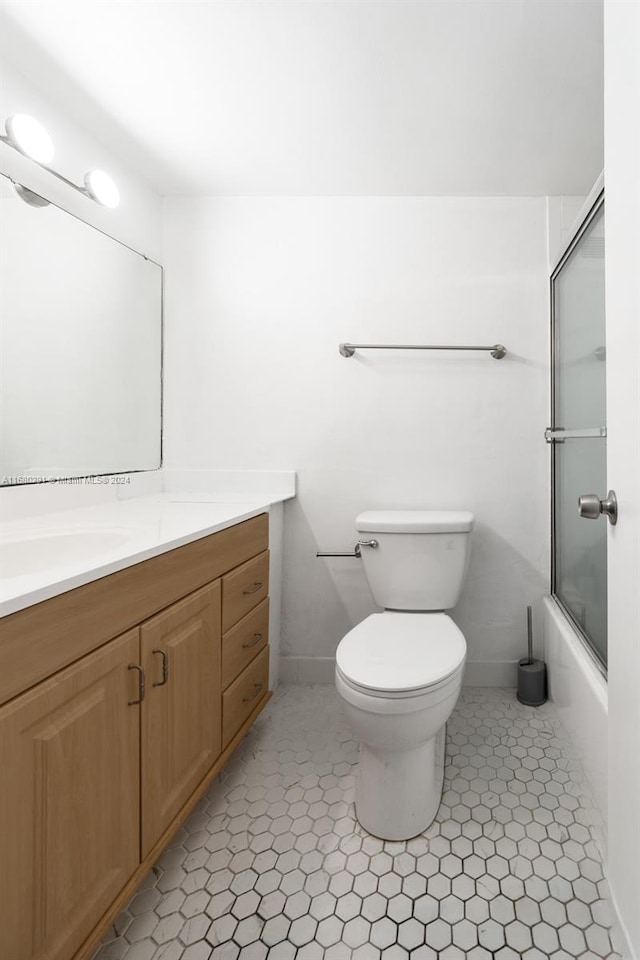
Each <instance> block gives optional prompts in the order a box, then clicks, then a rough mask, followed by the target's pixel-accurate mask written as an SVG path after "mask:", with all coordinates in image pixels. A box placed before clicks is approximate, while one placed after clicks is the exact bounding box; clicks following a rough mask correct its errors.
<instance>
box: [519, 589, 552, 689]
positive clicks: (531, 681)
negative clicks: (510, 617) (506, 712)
mask: <svg viewBox="0 0 640 960" xmlns="http://www.w3.org/2000/svg"><path fill="white" fill-rule="evenodd" d="M527 646H528V656H527V657H523V659H522V660H519V661H518V690H517V694H516V696H517V698H518V700H519V701H520V703H524V704H525V705H526V706H528V707H539V706H541V705H542V704H543V703H546V702H547V666H546V664H545V662H544V660H535V659H534V657H533V628H532V622H531V607H527Z"/></svg>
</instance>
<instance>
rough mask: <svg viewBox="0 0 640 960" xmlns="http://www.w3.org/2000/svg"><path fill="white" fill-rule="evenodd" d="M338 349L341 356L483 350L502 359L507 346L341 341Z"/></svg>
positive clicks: (496, 344) (495, 344) (497, 344)
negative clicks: (361, 352) (358, 352)
mask: <svg viewBox="0 0 640 960" xmlns="http://www.w3.org/2000/svg"><path fill="white" fill-rule="evenodd" d="M338 350H339V351H340V356H341V357H352V356H353V355H354V353H355V352H356V350H483V351H485V352H487V353H490V354H491V356H492V357H493V359H494V360H502V358H503V357H504V356H506V353H507V348H506V347H503V345H502V344H501V343H494V344H493V345H492V346H490V347H475V346H466V347H465V346H463V347H455V346H451V345H445V344H437V345H430V346H426V345H423V344H419V343H341V344H340V345H339V347H338Z"/></svg>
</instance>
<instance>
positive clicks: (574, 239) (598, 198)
mask: <svg viewBox="0 0 640 960" xmlns="http://www.w3.org/2000/svg"><path fill="white" fill-rule="evenodd" d="M604 200H605V192H604V181H603V177H600V178H599V180H598V182H597V183H596V185H595V187H594V189H593V190H592V192H591V194H590V196H589V198H588V201H587V203H588V204H589V205H588V206H587V204H585V207H584V208H583V210H582V211H581V219H580V222H579V223H578V224H577V225H576V227H575V229H574V230H573V232H572V234H571V236H570V237H569V240H568V242H567V244H566V245H565V247H564V249H563V252H562V253H561V254H560V256H559V257H558V259H557V260H556V261H555V265H554V267H553V269H552V271H551V274H550V277H549V303H550V339H551V344H550V347H551V349H550V357H551V371H550V374H551V375H550V379H551V390H550V420H549V423H550V424H551V427H550V429H551V430H555V429H558V427H557V425H556V422H555V419H556V359H557V355H556V329H557V326H556V310H555V296H554V285H555V282H556V280H557V278H558V276H559V275H560V273H561V271H562V269H563V267H564V266H565V265H566V263H567V262H568V260H569V259H570V257H571V255H572V254H573V252H574V251H575V249H576V248H577V247H578V245H579V244H580V241H581V240H582V238H583V236H584V234H585V233H586V232H587V230H588V229H589V227H590V226H591V224H592V223H593V221H594V220H595V218H596V217H597V216H598V214H599V213H600V211H601V210H602V209H603V207H604ZM547 442H548V443H549V445H550V447H551V458H550V461H551V463H550V467H551V584H550V587H551V596H552V598H553V600H554V601H555V603H557V604H558V606H559V607H560V609H561V610H562V613H563V614H564V616H565V617H566V618H567V620H568V621H569V623H570V624H571V625H572V627H573V628H574V630H575V632H576V633H577V635H578V637H579V638H580V640H581V642H582V646H583V648H584V649H585V650H586V652H587V654H588V656H589V658H590V660H591V661H592V662H593V664H594V665H595V666H596V668H597V669H598V671H599V672H600V674H601V675H602V676H603V678H604V679H605V680H606V678H607V664H606V663H605V662H604V661H603V660H602V658H601V657H600V656H599V654H598V652H597V651H596V649H595V646H594V644H593V643H592V641H591V639H590V638H589V635H588V634H587V632H586V631H585V629H584V627H583V626H582V624H581V623H580V622H579V620H578V619H577V618H576V617H575V615H574V614H573V612H572V611H571V610H570V609H569V607H568V605H567V604H566V603H565V602H564V601H563V600H562V597H561V596H560V595H559V594H558V592H557V589H556V586H557V572H558V570H557V535H556V530H557V509H556V443H557V440H554V439H548V440H547ZM605 442H606V440H605ZM576 509H577V505H576Z"/></svg>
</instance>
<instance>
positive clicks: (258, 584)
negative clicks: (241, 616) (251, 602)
mask: <svg viewBox="0 0 640 960" xmlns="http://www.w3.org/2000/svg"><path fill="white" fill-rule="evenodd" d="M261 587H262V581H260V580H256V581H255V582H254V584H253V586H252V587H249V588H248V589H247V590H243V591H242V592H243V594H244V595H245V597H246V596H247V595H248V594H250V593H257V592H258V590H259V589H260V588H261Z"/></svg>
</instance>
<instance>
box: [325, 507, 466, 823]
mask: <svg viewBox="0 0 640 960" xmlns="http://www.w3.org/2000/svg"><path fill="white" fill-rule="evenodd" d="M472 528H473V514H471V513H468V512H467V511H455V512H454V511H432V510H370V511H366V512H365V513H361V514H360V515H359V516H358V517H357V519H356V529H357V531H358V533H359V534H360V543H361V545H362V546H361V550H362V561H363V563H364V569H365V573H366V576H367V579H368V581H369V586H370V587H371V591H372V593H373V597H374V599H375V601H376V603H377V604H378V605H379V606H381V607H383V608H384V612H383V613H374V614H372V615H371V616H369V617H367V618H366V620H363V621H362V623H359V624H358V625H357V627H354V628H353V630H350V631H349V633H347V634H346V636H345V637H343V639H342V640H341V641H340V644H339V645H338V650H337V653H336V687H337V689H338V693H339V694H340V697H341V698H342V701H343V707H344V711H345V715H346V718H347V721H348V723H349V724H350V726H351V728H352V730H353V733H354V736H355V738H356V739H357V740H358V741H359V743H360V759H359V763H358V773H357V780H356V815H357V817H358V820H359V822H360V823H361V824H362V826H363V827H364V828H365V830H367V831H368V832H369V833H372V834H374V836H376V837H381V838H382V839H384V840H408V839H409V838H410V837H415V836H417V835H418V834H419V833H422V832H423V831H424V830H426V828H427V827H428V826H429V824H430V823H431V822H432V820H433V818H434V817H435V815H436V812H437V810H438V806H439V805H440V797H441V795H442V781H443V777H444V748H445V727H446V722H447V720H448V718H449V717H450V715H451V712H452V710H453V708H454V706H455V704H456V700H457V699H458V694H459V692H460V687H461V685H462V671H463V669H464V663H465V657H466V652H467V645H466V642H465V639H464V636H463V634H462V633H461V631H460V630H459V629H458V627H457V626H456V625H455V623H454V622H453V620H451V619H450V618H449V617H448V616H447V614H446V613H444V612H443V611H444V610H449V609H451V608H452V607H454V606H455V605H456V603H457V602H458V599H459V597H460V593H461V591H462V585H463V583H464V579H465V576H466V572H467V568H468V564H469V553H470V540H471V537H470V534H471V530H472Z"/></svg>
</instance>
